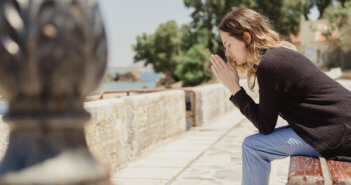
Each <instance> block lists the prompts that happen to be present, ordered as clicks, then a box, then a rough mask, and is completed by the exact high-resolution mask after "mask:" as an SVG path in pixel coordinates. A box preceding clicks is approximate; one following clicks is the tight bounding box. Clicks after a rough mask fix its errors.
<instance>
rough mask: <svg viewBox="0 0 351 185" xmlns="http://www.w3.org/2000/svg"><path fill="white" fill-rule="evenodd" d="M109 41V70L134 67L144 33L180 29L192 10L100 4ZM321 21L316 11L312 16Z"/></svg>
mask: <svg viewBox="0 0 351 185" xmlns="http://www.w3.org/2000/svg"><path fill="white" fill-rule="evenodd" d="M98 3H99V6H100V10H101V14H102V16H103V19H104V23H105V29H106V34H107V39H108V66H109V67H116V66H121V67H122V66H123V67H127V66H130V65H131V64H133V57H134V51H133V49H132V45H133V44H135V43H136V37H137V36H138V35H141V34H142V33H147V34H152V33H154V31H155V30H156V28H157V27H158V26H159V24H161V23H165V22H167V21H169V20H175V21H176V22H177V24H178V26H180V25H181V24H183V23H188V22H190V21H191V20H192V19H191V16H190V14H191V12H192V9H188V8H186V7H185V6H184V3H183V0H98ZM309 17H310V19H311V20H315V19H317V17H318V9H317V8H316V7H314V8H313V9H312V11H311V13H310V15H309Z"/></svg>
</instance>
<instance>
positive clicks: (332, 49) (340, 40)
mask: <svg viewBox="0 0 351 185" xmlns="http://www.w3.org/2000/svg"><path fill="white" fill-rule="evenodd" d="M324 18H325V19H327V20H328V28H327V30H325V31H324V32H323V35H325V36H326V37H327V39H329V40H330V43H329V48H328V51H327V52H326V53H325V55H326V58H327V62H326V64H325V67H327V68H330V67H341V68H342V69H351V61H350V58H351V2H350V1H348V2H344V4H342V3H338V4H336V5H331V6H329V7H328V8H327V9H326V10H325V15H324ZM333 32H336V33H338V35H339V36H338V37H337V38H336V39H334V40H331V39H330V38H331V36H332V33H333Z"/></svg>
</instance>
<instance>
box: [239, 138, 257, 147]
mask: <svg viewBox="0 0 351 185" xmlns="http://www.w3.org/2000/svg"><path fill="white" fill-rule="evenodd" d="M256 143H257V134H254V135H250V136H247V137H246V138H245V139H244V141H243V143H242V145H241V148H242V150H248V149H252V148H254V146H255V145H256Z"/></svg>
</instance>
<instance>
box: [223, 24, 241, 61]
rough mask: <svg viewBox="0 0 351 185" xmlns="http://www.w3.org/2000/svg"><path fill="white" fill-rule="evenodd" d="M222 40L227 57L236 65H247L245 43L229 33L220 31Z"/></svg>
mask: <svg viewBox="0 0 351 185" xmlns="http://www.w3.org/2000/svg"><path fill="white" fill-rule="evenodd" d="M219 34H220V35H221V38H222V43H223V46H224V47H225V56H226V57H227V58H231V59H232V60H233V61H235V63H236V64H238V65H241V64H243V63H245V58H246V54H247V48H246V45H245V42H244V41H241V40H238V39H237V38H235V37H233V36H230V34H229V33H228V32H225V31H221V30H220V31H219Z"/></svg>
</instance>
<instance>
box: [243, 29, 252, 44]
mask: <svg viewBox="0 0 351 185" xmlns="http://www.w3.org/2000/svg"><path fill="white" fill-rule="evenodd" d="M243 35H244V40H245V43H246V44H247V45H249V44H250V43H251V34H250V33H249V32H244V34H243Z"/></svg>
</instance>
